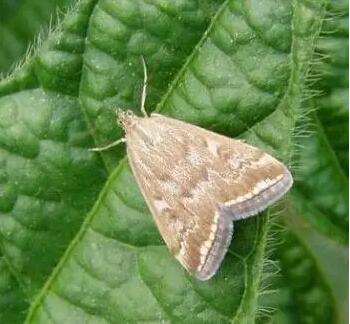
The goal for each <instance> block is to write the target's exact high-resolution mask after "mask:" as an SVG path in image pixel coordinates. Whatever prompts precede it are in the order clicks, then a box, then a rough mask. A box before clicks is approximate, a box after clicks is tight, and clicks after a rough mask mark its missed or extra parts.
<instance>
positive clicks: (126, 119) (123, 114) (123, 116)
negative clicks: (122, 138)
mask: <svg viewBox="0 0 350 324" xmlns="http://www.w3.org/2000/svg"><path fill="white" fill-rule="evenodd" d="M116 114H117V123H118V125H119V126H121V127H122V128H123V129H124V130H125V131H126V130H127V129H128V128H130V127H131V126H132V125H133V124H134V123H135V121H136V119H137V118H138V117H137V116H136V115H135V114H134V113H133V112H132V111H131V110H122V109H120V108H118V109H117V110H116Z"/></svg>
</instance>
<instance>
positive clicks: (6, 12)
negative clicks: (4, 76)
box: [0, 0, 73, 73]
mask: <svg viewBox="0 0 350 324" xmlns="http://www.w3.org/2000/svg"><path fill="white" fill-rule="evenodd" d="M71 2H73V1H72V0H53V1H41V0H30V1H28V0H12V1H8V0H6V1H2V2H1V3H0V39H1V42H2V44H3V45H4V44H6V46H1V48H0V73H1V72H2V73H6V72H8V71H9V69H10V68H11V66H12V65H13V63H14V62H16V61H17V60H18V59H19V58H20V57H22V56H23V55H24V54H25V53H26V50H27V49H28V46H29V44H30V43H31V42H33V40H34V38H35V37H36V36H37V34H38V33H39V32H43V31H45V30H46V29H47V28H48V24H49V23H51V24H55V22H56V18H57V10H58V9H63V10H64V9H65V8H66V7H67V5H69V4H70V3H71Z"/></svg>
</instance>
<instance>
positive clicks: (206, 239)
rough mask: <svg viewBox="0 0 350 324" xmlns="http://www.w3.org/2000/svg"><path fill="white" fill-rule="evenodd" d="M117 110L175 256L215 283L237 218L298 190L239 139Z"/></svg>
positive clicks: (133, 162) (277, 166)
mask: <svg viewBox="0 0 350 324" xmlns="http://www.w3.org/2000/svg"><path fill="white" fill-rule="evenodd" d="M143 66H144V73H145V79H144V88H143V92H142V105H141V111H142V112H143V114H144V117H137V116H136V115H134V114H133V113H131V112H125V111H121V110H119V111H118V121H119V123H120V125H121V126H122V127H123V129H124V131H125V138H124V139H121V140H118V141H116V142H114V143H112V144H110V145H108V146H106V147H103V148H96V149H93V150H96V151H97V150H104V149H107V148H110V147H111V146H114V145H117V144H119V143H120V142H126V143H127V156H128V160H129V164H130V166H131V169H132V172H133V174H134V176H135V179H136V181H137V183H138V185H139V187H140V189H141V192H142V194H143V196H144V199H145V201H146V203H147V205H148V207H149V209H150V211H151V213H152V215H153V217H154V220H155V222H156V224H157V226H158V229H159V231H160V233H161V235H162V237H163V239H164V241H165V243H166V245H167V246H168V248H169V250H170V251H171V253H172V254H173V255H174V256H175V257H176V258H177V259H178V260H179V261H180V263H181V264H182V265H183V266H184V267H185V268H186V269H187V270H188V271H189V272H190V273H191V274H193V275H194V276H195V277H196V278H198V279H200V280H207V279H210V278H211V277H212V276H213V275H214V274H215V273H216V271H217V270H218V268H219V266H220V264H221V262H222V260H223V258H224V256H225V254H226V252H227V249H228V247H229V245H230V242H231V238H232V234H233V221H236V220H239V219H243V218H246V217H249V216H253V215H256V214H258V213H259V212H260V211H262V210H264V209H266V208H267V207H268V206H270V205H271V204H273V203H274V202H276V201H277V200H278V199H280V198H281V197H282V196H283V195H284V194H285V193H286V192H287V191H288V190H289V189H290V187H291V186H292V183H293V179H292V176H291V174H290V172H289V171H288V169H287V168H286V167H285V166H284V164H282V163H281V162H279V161H278V160H276V159H275V158H273V157H272V156H271V155H269V154H267V153H265V152H264V151H262V150H260V149H258V148H256V147H253V146H251V145H248V144H246V143H243V142H242V141H239V140H233V139H231V138H228V137H225V136H222V135H219V134H216V133H213V132H210V131H208V130H205V129H203V128H200V127H197V126H193V125H190V124H187V123H185V122H181V121H178V120H175V119H172V118H169V117H165V116H162V115H159V114H151V116H150V117H148V116H147V114H146V112H145V109H144V101H145V85H146V82H147V74H146V66H145V63H144V61H143Z"/></svg>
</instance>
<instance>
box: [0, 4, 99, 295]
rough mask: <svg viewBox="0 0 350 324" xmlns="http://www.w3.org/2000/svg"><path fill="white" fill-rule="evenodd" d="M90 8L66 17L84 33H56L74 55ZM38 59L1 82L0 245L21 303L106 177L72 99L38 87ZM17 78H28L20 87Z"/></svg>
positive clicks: (42, 278)
mask: <svg viewBox="0 0 350 324" xmlns="http://www.w3.org/2000/svg"><path fill="white" fill-rule="evenodd" d="M89 7H90V8H89ZM91 9H92V6H91V5H90V6H87V5H86V4H85V5H84V4H82V5H81V10H80V11H79V12H77V13H75V14H74V15H73V18H75V19H78V18H80V22H81V25H82V26H81V30H82V31H83V33H80V34H79V30H77V31H76V32H75V33H74V30H72V29H69V27H70V25H69V21H67V22H66V25H65V27H63V29H66V30H68V31H69V32H70V33H71V37H74V38H75V40H76V42H75V43H74V44H73V45H72V47H71V51H73V52H74V51H77V50H79V49H80V48H79V45H81V39H82V38H83V37H84V31H85V28H86V26H85V28H83V23H84V19H85V22H86V20H87V18H88V16H87V15H86V13H87V12H88V11H89V10H91ZM61 35H62V34H61ZM59 37H60V34H59V33H58V40H59ZM79 40H80V42H79ZM52 41H53V40H52ZM55 41H57V39H55ZM60 44H61V46H65V45H66V44H64V43H63V42H62V43H60ZM80 47H81V46H80ZM42 53H44V50H43V52H42ZM75 55H78V54H75ZM36 59H37V61H39V59H38V58H36ZM37 61H35V60H31V61H30V62H29V63H28V64H27V66H26V67H25V68H23V71H24V72H23V71H18V72H17V74H16V75H13V76H11V77H9V78H8V79H5V80H3V81H2V82H1V83H0V93H1V92H3V93H4V95H3V96H2V97H1V98H0V116H1V118H0V119H1V121H0V145H1V152H0V161H1V163H0V165H1V169H0V170H1V171H0V174H1V196H0V210H1V217H0V237H1V240H0V243H1V249H2V252H3V254H4V257H5V258H6V259H7V261H8V263H9V264H10V265H11V268H10V270H11V271H12V272H13V275H14V276H15V277H16V278H17V280H18V282H19V283H20V284H21V286H22V287H24V289H25V290H26V291H25V293H26V295H27V296H28V298H31V297H32V296H33V295H35V293H36V292H37V290H38V289H39V288H40V287H41V286H42V284H43V282H44V281H45V280H46V278H47V276H48V274H49V273H50V272H51V271H52V269H53V268H54V266H55V265H56V264H57V261H58V259H59V258H60V256H61V255H62V253H63V252H64V250H65V249H66V246H67V244H68V243H69V242H70V241H71V239H72V238H73V237H74V235H75V234H76V232H77V230H78V229H79V227H80V225H81V223H82V221H83V219H84V216H85V213H87V212H88V211H89V210H90V208H91V207H92V205H93V203H94V201H95V199H96V196H97V194H98V192H99V191H100V189H101V187H102V184H103V182H104V179H105V170H104V168H103V167H102V164H101V161H100V160H99V159H98V157H97V156H95V155H93V154H91V153H89V152H88V150H87V148H89V147H91V146H92V145H93V144H92V141H91V137H90V135H89V133H88V130H87V128H86V125H85V122H84V119H83V117H82V114H81V112H80V109H79V104H78V99H77V98H76V97H73V96H68V95H64V94H61V93H59V92H54V91H48V90H45V89H43V88H42V87H43V85H44V83H43V82H40V80H38V79H39V77H40V76H39V73H35V69H40V63H37ZM22 72H23V73H22ZM23 75H25V77H27V76H29V77H30V80H31V84H30V87H28V88H27V89H26V88H25V89H23V88H24V87H25V86H26V83H24V84H23V83H21V82H22V80H23V79H22V78H21V77H22V76H23ZM29 77H28V79H29ZM77 84H78V83H77Z"/></svg>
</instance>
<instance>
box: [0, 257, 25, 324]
mask: <svg viewBox="0 0 350 324" xmlns="http://www.w3.org/2000/svg"><path fill="white" fill-rule="evenodd" d="M27 307H28V305H27V302H26V300H25V296H24V294H23V290H22V289H21V287H20V286H19V284H18V282H17V281H16V278H15V277H14V276H13V275H12V273H11V271H10V270H9V267H8V264H7V263H6V260H5V259H4V257H3V256H0V323H11V324H15V323H23V320H24V319H25V315H26V313H25V311H26V309H27Z"/></svg>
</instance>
